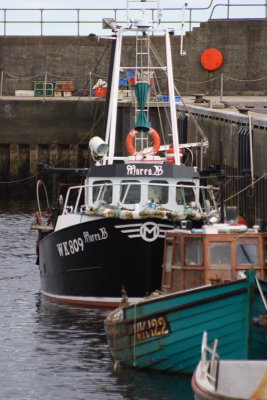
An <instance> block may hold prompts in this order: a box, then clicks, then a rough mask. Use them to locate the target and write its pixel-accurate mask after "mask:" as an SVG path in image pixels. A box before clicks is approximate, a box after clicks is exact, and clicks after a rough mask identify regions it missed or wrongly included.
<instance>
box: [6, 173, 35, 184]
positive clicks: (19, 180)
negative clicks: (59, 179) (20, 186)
mask: <svg viewBox="0 0 267 400" xmlns="http://www.w3.org/2000/svg"><path fill="white" fill-rule="evenodd" d="M36 177H37V175H32V176H28V178H22V179H17V180H15V181H8V182H7V181H5V182H0V184H4V183H19V182H23V181H27V180H29V179H33V178H36Z"/></svg>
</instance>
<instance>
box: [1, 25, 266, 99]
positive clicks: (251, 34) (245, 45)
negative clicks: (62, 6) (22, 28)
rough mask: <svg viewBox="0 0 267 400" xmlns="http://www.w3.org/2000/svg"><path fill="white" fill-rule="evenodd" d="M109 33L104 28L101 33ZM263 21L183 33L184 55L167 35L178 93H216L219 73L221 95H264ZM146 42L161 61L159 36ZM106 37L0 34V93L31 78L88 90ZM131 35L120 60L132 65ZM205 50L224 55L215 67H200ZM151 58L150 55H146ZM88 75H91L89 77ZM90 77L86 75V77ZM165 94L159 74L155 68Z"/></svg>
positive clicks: (102, 74) (104, 67) (102, 66)
mask: <svg viewBox="0 0 267 400" xmlns="http://www.w3.org/2000/svg"><path fill="white" fill-rule="evenodd" d="M107 33H109V31H107ZM266 37H267V20H266V19H260V20H253V19H247V20H211V21H208V22H205V23H201V26H200V27H199V28H195V29H194V30H193V31H192V32H188V33H187V34H186V35H185V37H184V50H185V51H186V55H185V56H181V55H180V36H173V37H172V39H171V42H172V52H173V61H174V77H175V79H176V86H177V87H178V89H179V91H180V92H181V94H182V95H191V94H193V93H206V94H209V95H219V94H220V90H221V74H223V76H224V82H223V91H224V95H267V85H266V80H265V78H266V77H267V52H266ZM151 40H152V43H153V45H154V47H155V49H156V51H157V52H158V53H159V55H160V57H161V58H162V59H163V60H164V53H163V49H164V38H163V37H157V36H154V37H152V38H151ZM110 48H111V41H108V40H97V39H96V38H95V37H94V36H91V35H89V36H88V37H74V36H69V37H49V36H43V37H32V36H1V37H0V72H2V94H3V95H4V96H12V95H14V93H15V90H31V89H33V82H34V81H44V80H45V72H48V75H47V80H48V81H58V80H73V81H74V84H75V87H76V89H83V88H89V86H90V83H91V85H93V84H94V83H96V81H97V79H98V78H102V79H103V78H104V79H105V78H107V75H108V66H109V58H110ZM134 48H135V38H134V37H128V38H125V40H124V43H123V51H122V61H123V62H122V64H124V65H126V64H127V65H133V66H134V65H135V51H133V49H134ZM208 48H216V49H218V50H219V51H220V52H221V53H222V55H223V58H224V62H223V65H222V66H221V67H220V68H219V69H217V70H215V71H207V70H205V69H204V68H203V67H202V66H201V63H200V57H201V54H202V52H203V51H204V50H206V49H208ZM152 59H153V55H152ZM90 73H91V75H90ZM90 76H91V79H90ZM158 77H159V79H158V81H159V84H160V86H161V90H162V92H166V90H167V88H166V84H165V80H164V77H163V72H162V71H160V72H158Z"/></svg>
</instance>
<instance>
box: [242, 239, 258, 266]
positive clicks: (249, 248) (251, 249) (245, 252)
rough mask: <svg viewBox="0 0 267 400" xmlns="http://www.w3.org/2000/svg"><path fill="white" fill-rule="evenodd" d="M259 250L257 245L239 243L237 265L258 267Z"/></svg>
mask: <svg viewBox="0 0 267 400" xmlns="http://www.w3.org/2000/svg"><path fill="white" fill-rule="evenodd" d="M258 264H259V249H258V246H257V243H248V242H246V243H239V244H238V245H237V265H258Z"/></svg>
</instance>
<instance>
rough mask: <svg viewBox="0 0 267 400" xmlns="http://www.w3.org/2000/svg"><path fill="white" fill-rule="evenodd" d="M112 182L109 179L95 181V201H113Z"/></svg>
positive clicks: (107, 202)
mask: <svg viewBox="0 0 267 400" xmlns="http://www.w3.org/2000/svg"><path fill="white" fill-rule="evenodd" d="M111 184H112V182H111V181H109V180H103V181H94V183H93V203H95V202H102V203H106V204H110V203H112V185H111Z"/></svg>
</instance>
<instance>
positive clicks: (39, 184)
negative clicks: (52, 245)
mask: <svg viewBox="0 0 267 400" xmlns="http://www.w3.org/2000/svg"><path fill="white" fill-rule="evenodd" d="M41 186H43V188H44V192H45V198H46V205H47V209H48V210H49V208H50V207H49V199H48V194H47V190H46V186H45V184H44V182H43V181H42V180H41V179H39V180H38V181H37V185H36V198H37V206H38V211H37V213H36V219H37V223H38V224H39V225H43V221H42V214H43V212H42V210H41V204H40V195H39V191H40V190H39V188H40V187H41Z"/></svg>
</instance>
